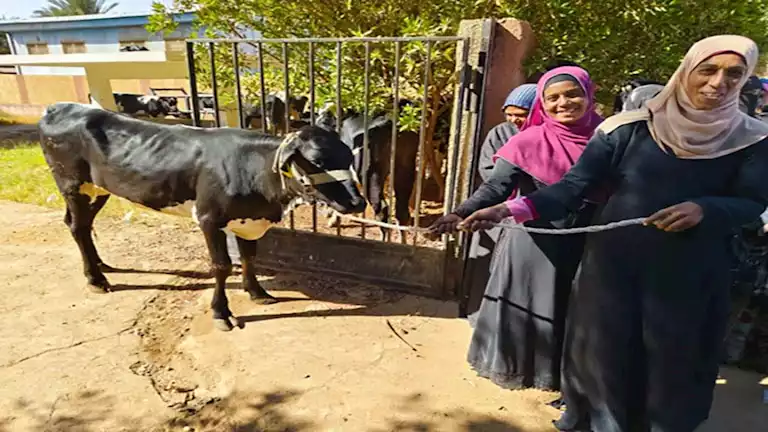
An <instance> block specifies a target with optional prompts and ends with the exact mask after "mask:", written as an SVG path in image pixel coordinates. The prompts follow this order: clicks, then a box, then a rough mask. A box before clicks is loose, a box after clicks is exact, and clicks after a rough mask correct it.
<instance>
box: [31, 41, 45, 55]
mask: <svg viewBox="0 0 768 432" xmlns="http://www.w3.org/2000/svg"><path fill="white" fill-rule="evenodd" d="M27 52H29V53H30V54H48V44H47V43H46V42H29V43H28V44H27Z"/></svg>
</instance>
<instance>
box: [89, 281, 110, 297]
mask: <svg viewBox="0 0 768 432" xmlns="http://www.w3.org/2000/svg"><path fill="white" fill-rule="evenodd" d="M86 288H87V289H88V291H90V292H92V293H94V294H106V293H108V292H110V288H112V286H111V285H110V284H109V282H107V281H104V282H99V283H88V285H86Z"/></svg>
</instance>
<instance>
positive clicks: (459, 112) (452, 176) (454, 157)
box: [444, 42, 470, 240]
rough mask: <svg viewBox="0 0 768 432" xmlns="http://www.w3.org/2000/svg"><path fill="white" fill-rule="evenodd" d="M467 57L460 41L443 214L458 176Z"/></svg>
mask: <svg viewBox="0 0 768 432" xmlns="http://www.w3.org/2000/svg"><path fill="white" fill-rule="evenodd" d="M468 59H469V44H468V43H466V42H464V43H462V51H461V63H460V64H461V70H460V71H459V82H458V84H457V85H458V88H459V95H458V99H457V100H456V101H454V105H455V106H457V107H458V108H457V109H456V116H455V117H454V118H453V124H454V125H456V127H455V128H454V136H453V144H452V145H451V146H450V147H451V148H452V150H451V155H449V158H450V159H449V160H450V164H451V165H450V167H451V169H450V170H449V172H448V180H447V187H446V193H447V195H446V197H445V202H446V205H445V212H444V214H448V213H450V212H452V211H453V209H454V207H455V206H454V202H453V200H454V199H455V193H456V188H455V183H456V178H457V177H458V167H457V166H456V164H458V163H459V145H460V141H461V137H462V135H463V134H462V129H463V127H462V124H461V122H462V120H463V116H464V97H465V95H466V92H467V82H468V80H469V74H470V69H469V65H468V64H467V60H468ZM445 237H446V240H447V239H448V236H445Z"/></svg>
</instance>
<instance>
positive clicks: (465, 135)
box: [443, 18, 535, 316]
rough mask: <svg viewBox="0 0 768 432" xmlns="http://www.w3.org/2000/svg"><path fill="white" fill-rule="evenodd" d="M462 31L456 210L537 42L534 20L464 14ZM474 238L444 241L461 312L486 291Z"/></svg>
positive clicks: (452, 145)
mask: <svg viewBox="0 0 768 432" xmlns="http://www.w3.org/2000/svg"><path fill="white" fill-rule="evenodd" d="M459 36H463V37H467V38H469V42H468V44H469V46H468V47H466V48H465V47H464V46H463V45H464V43H463V42H462V43H460V44H459V49H458V50H457V58H456V71H457V73H458V74H459V75H458V76H459V78H460V79H459V81H460V82H464V83H465V86H464V88H462V86H457V88H456V93H455V95H454V106H453V116H452V118H453V119H454V121H452V122H451V133H450V138H449V148H448V155H453V156H454V157H449V158H448V172H449V173H453V176H452V183H453V184H452V185H446V188H453V191H454V193H453V194H450V195H449V196H446V200H445V207H444V211H445V212H449V211H452V210H453V208H455V206H456V205H458V204H459V203H461V202H462V201H463V200H465V199H466V198H467V197H468V196H469V195H470V194H471V193H472V191H473V190H474V189H475V187H476V183H477V182H476V177H477V175H476V173H477V163H478V161H477V158H478V155H479V150H480V146H481V145H482V142H483V140H484V138H485V135H486V134H487V133H488V131H489V130H490V129H491V128H492V127H493V126H495V125H497V124H499V123H500V122H501V121H503V119H504V118H503V115H502V113H501V105H502V104H503V100H504V98H505V97H506V95H507V93H508V92H509V91H510V90H511V89H512V88H514V87H515V86H517V85H520V84H522V83H523V81H524V73H523V61H524V60H525V58H526V56H527V55H528V54H529V53H530V51H531V50H532V48H533V47H534V46H535V38H534V36H533V32H532V31H531V27H530V25H529V24H528V23H526V22H524V21H519V20H515V19H512V18H508V19H502V20H499V21H497V20H495V19H478V20H464V21H462V22H461V23H460V25H459ZM465 49H466V51H467V52H466V57H464V53H463V51H464V50H465ZM462 74H463V77H462ZM462 91H463V92H465V93H464V94H463V95H461V93H460V92H462ZM459 101H463V102H464V103H462V104H459V103H458V102H459ZM460 105H461V106H460ZM458 110H462V113H458ZM459 114H461V115H459ZM449 198H450V199H449ZM470 239H471V237H469V236H464V235H460V236H459V239H458V241H456V242H455V243H451V242H448V244H446V265H445V269H446V272H445V275H444V284H443V285H444V286H443V290H444V291H443V292H444V293H445V294H446V296H450V294H451V293H453V294H454V295H455V297H456V298H457V299H458V302H459V315H460V316H466V314H467V313H468V312H471V311H469V310H468V307H469V305H470V297H474V296H475V294H476V292H479V293H480V295H482V292H483V290H484V288H485V280H487V277H488V265H489V262H488V260H485V259H482V258H483V257H480V258H481V259H478V260H475V259H474V258H475V257H471V256H470V251H469V249H470V247H469V246H470ZM457 246H460V247H457ZM455 261H459V262H455ZM472 261H477V262H472ZM478 277H480V278H481V279H482V278H485V279H484V280H478Z"/></svg>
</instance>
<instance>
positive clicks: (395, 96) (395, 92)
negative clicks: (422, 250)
mask: <svg viewBox="0 0 768 432" xmlns="http://www.w3.org/2000/svg"><path fill="white" fill-rule="evenodd" d="M401 43H402V42H400V41H397V42H395V76H394V78H393V80H392V86H393V88H392V101H393V102H392V139H391V140H390V146H389V147H390V149H391V150H390V155H389V202H390V203H391V204H390V205H389V222H392V220H393V219H394V218H393V216H392V215H393V214H394V215H395V216H397V214H396V213H395V212H396V211H397V197H396V196H395V162H396V161H397V159H396V155H395V153H396V152H397V135H398V130H397V121H398V120H399V118H400V45H401ZM400 238H401V239H405V231H400ZM387 241H392V231H389V233H388V234H387Z"/></svg>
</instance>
